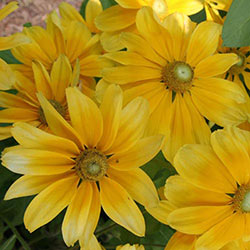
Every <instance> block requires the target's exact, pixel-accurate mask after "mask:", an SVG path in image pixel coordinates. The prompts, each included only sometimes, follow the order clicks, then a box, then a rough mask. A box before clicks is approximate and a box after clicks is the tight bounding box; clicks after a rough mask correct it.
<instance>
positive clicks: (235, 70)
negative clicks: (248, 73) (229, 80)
mask: <svg viewBox="0 0 250 250" xmlns="http://www.w3.org/2000/svg"><path fill="white" fill-rule="evenodd" d="M235 53H236V54H237V55H238V58H239V61H238V62H237V63H236V64H234V65H233V66H232V67H231V68H230V69H229V72H230V73H231V74H240V73H242V71H243V70H244V69H245V64H246V56H245V55H244V54H242V53H241V52H239V51H237V52H235Z"/></svg>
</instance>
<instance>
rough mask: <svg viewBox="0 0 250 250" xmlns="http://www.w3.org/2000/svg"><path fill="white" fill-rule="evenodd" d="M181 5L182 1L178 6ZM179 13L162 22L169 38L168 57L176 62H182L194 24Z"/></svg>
mask: <svg viewBox="0 0 250 250" xmlns="http://www.w3.org/2000/svg"><path fill="white" fill-rule="evenodd" d="M168 2H169V1H168ZM170 2H171V1H170ZM185 2H186V1H185ZM183 3H184V2H183V1H182V3H179V4H183ZM181 13H183V12H181ZM181 13H174V14H171V15H169V16H167V17H166V18H165V19H164V21H163V26H164V27H165V28H166V29H167V30H168V32H169V33H170V36H171V37H170V39H169V40H168V41H167V44H168V46H169V50H171V55H170V56H171V59H172V60H176V61H180V60H181V61H182V60H184V58H185V56H186V51H187V46H188V43H189V40H190V37H191V35H192V32H193V30H194V28H195V24H194V23H193V22H192V21H191V20H190V18H189V17H188V16H186V15H184V14H181Z"/></svg>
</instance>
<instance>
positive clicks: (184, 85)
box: [162, 61, 194, 93]
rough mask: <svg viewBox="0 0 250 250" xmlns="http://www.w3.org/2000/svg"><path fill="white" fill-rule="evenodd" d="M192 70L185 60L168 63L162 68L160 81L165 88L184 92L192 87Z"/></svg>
mask: <svg viewBox="0 0 250 250" xmlns="http://www.w3.org/2000/svg"><path fill="white" fill-rule="evenodd" d="M193 77H194V71H193V69H192V67H191V66H190V65H188V64H187V63H185V62H180V61H175V62H172V63H168V64H167V65H166V66H165V67H164V68H163V69H162V82H164V83H165V85H166V88H167V89H169V90H173V91H175V92H181V93H184V92H185V91H187V90H189V89H190V88H191V87H192V81H193Z"/></svg>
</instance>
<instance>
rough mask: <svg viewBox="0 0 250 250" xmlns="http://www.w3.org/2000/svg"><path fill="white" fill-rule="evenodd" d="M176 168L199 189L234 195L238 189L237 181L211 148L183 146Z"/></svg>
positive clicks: (199, 145) (175, 162)
mask: <svg viewBox="0 0 250 250" xmlns="http://www.w3.org/2000/svg"><path fill="white" fill-rule="evenodd" d="M174 166H175V168H176V169H177V171H178V173H179V174H180V175H181V176H182V177H183V178H185V179H186V180H187V181H188V182H189V183H192V184H193V185H195V186H197V187H200V188H203V189H206V190H210V191H214V192H219V193H234V192H235V190H236V188H237V187H236V182H235V180H234V179H233V177H232V176H231V174H230V173H229V172H228V170H227V169H226V167H225V166H224V165H223V164H222V162H221V161H220V160H219V158H217V156H216V154H215V153H214V151H213V149H212V147H211V146H207V145H201V144H189V145H185V146H183V147H182V148H181V149H180V150H179V151H178V152H177V154H176V156H175V159H174ZM211 176H213V178H210V177H211Z"/></svg>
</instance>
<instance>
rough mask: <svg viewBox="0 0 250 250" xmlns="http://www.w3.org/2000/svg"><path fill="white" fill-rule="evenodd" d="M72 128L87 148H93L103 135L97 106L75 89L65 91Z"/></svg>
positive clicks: (101, 121) (100, 115)
mask: <svg viewBox="0 0 250 250" xmlns="http://www.w3.org/2000/svg"><path fill="white" fill-rule="evenodd" d="M66 95H67V101H68V107H69V113H70V118H71V122H72V126H73V127H74V129H75V130H76V131H78V133H79V134H80V135H81V138H82V141H83V142H84V144H85V145H86V146H88V147H91V148H94V147H95V146H96V145H97V143H98V142H99V140H100V138H101V136H102V133H103V119H102V114H101V112H100V110H99V108H98V107H97V105H96V104H95V103H94V102H93V101H92V100H91V99H90V98H89V97H87V96H85V95H84V94H82V93H81V92H80V91H79V90H78V89H76V88H68V89H67V90H66Z"/></svg>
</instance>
